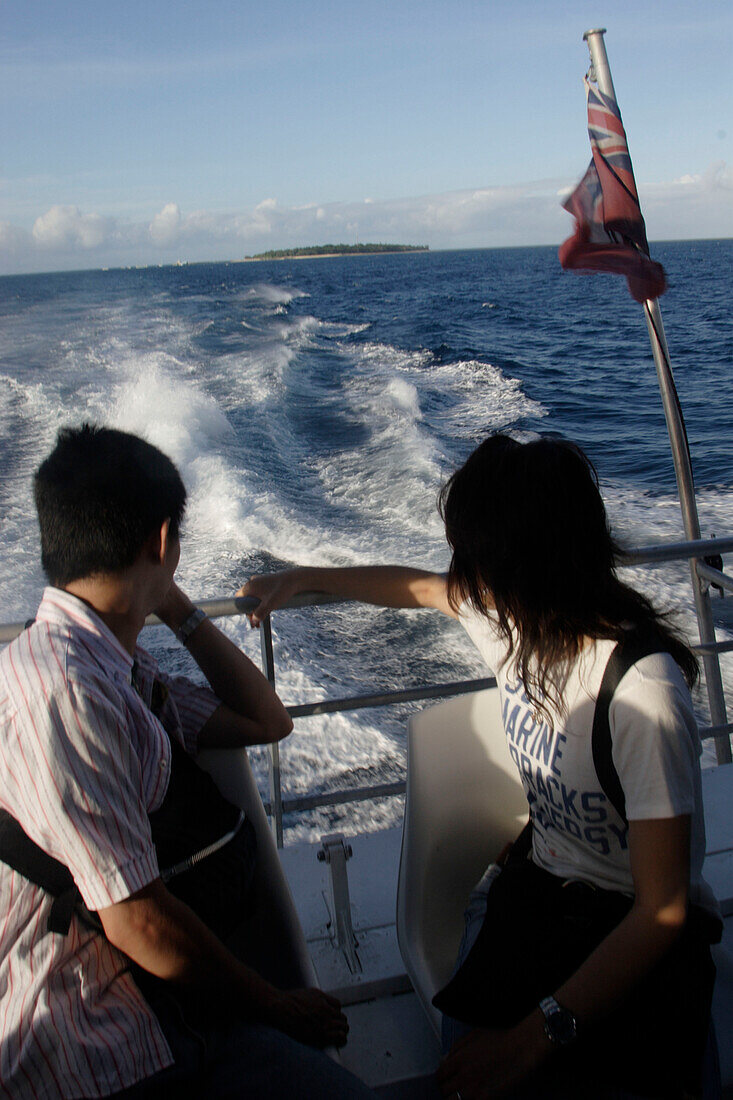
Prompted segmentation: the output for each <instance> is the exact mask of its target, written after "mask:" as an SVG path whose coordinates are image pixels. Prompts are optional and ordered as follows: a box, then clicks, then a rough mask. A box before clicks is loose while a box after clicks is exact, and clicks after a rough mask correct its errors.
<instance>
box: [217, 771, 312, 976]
mask: <svg viewBox="0 0 733 1100" xmlns="http://www.w3.org/2000/svg"><path fill="white" fill-rule="evenodd" d="M197 763H198V764H200V765H201V767H202V768H204V770H205V771H207V772H208V773H209V774H210V775H211V776H212V777H213V778H214V780H215V781H216V783H217V785H218V787H219V790H220V791H221V792H222V794H223V795H224V796H225V798H228V799H229V800H230V801H231V802H233V803H235V805H237V806H241V808H242V809H243V810H244V811H245V813H246V814H247V816H248V817H249V819H250V821H251V822H252V824H253V825H254V828H255V832H256V833H257V868H256V871H255V886H254V889H255V905H254V912H253V914H252V916H251V917H249V918H247V919H246V920H245V921H244V922H243V924H242V926H241V928H240V930H239V932H238V933H235V934H234V937H233V940H232V942H231V943H230V947H231V948H232V950H233V951H234V952H235V953H236V954H237V955H238V956H240V957H241V958H242V959H243V961H244V962H247V963H249V964H250V965H251V966H253V967H254V968H255V969H256V970H257V971H258V972H259V973H260V974H262V975H263V976H264V977H266V978H268V979H269V980H270V981H272V982H274V984H275V985H277V986H279V987H280V988H283V989H286V988H295V987H308V986H315V985H317V979H316V974H315V969H314V967H313V963H312V961H311V957H310V953H309V951H308V945H307V943H306V940H305V935H304V934H303V929H302V927H301V924H300V920H299V919H298V914H297V912H296V909H295V904H294V902H293V898H292V894H291V893H290V887H289V886H288V883H287V879H286V878H285V874H284V872H283V869H282V865H281V863H280V858H279V856H278V854H277V847H276V845H275V840H274V837H273V835H272V830H271V829H270V826H269V824H268V821H267V815H266V814H265V811H264V808H263V806H262V800H261V799H260V795H259V792H258V790H257V784H256V782H255V779H254V776H253V774H252V769H251V767H250V764H249V759H248V758H247V751H246V749H216V750H212V749H210V750H207V751H205V752H202V753H200V754H199V756H198V757H197Z"/></svg>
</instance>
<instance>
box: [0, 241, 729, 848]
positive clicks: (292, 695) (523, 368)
mask: <svg viewBox="0 0 733 1100" xmlns="http://www.w3.org/2000/svg"><path fill="white" fill-rule="evenodd" d="M652 251H653V256H654V258H655V259H658V260H660V261H661V262H662V263H663V264H664V266H665V268H666V271H667V275H668V278H669V284H670V288H669V291H668V293H667V294H666V296H665V297H664V298H663V299H662V302H661V305H662V313H663V317H664V321H665V325H666V330H667V338H668V342H669V347H670V354H671V358H672V364H673V368H674V372H675V377H676V380H677V385H678V390H679V394H680V399H681V402H682V406H683V409H684V413H685V418H686V422H687V429H688V434H689V437H690V445H691V450H692V456H693V463H694V471H695V477H696V483H697V487H698V490H699V507H700V514H701V522H702V527H703V532H704V533H705V534H713V533H715V534H725V533H731V531H732V530H733V522H732V521H731V516H732V514H733V509H732V508H731V504H732V503H733V376H732V371H731V367H732V366H733V326H732V324H731V316H730V300H729V299H730V291H731V286H733V241H731V240H724V241H687V242H676V243H666V244H659V245H656V246H655V247H654V248H653V250H652ZM0 318H1V323H0V551H1V552H0V597H1V599H2V616H0V618H2V620H3V621H9V620H15V619H21V618H26V617H28V616H29V615H31V614H32V613H33V611H34V609H35V606H36V605H37V602H38V598H39V595H40V592H41V589H42V586H43V578H42V575H41V572H40V568H39V548H38V538H37V533H36V527H35V519H34V514H33V509H32V504H31V496H30V485H31V477H32V473H33V470H34V468H35V467H36V466H37V464H38V462H39V461H40V460H41V458H42V457H43V456H44V455H45V453H47V452H48V450H50V448H51V447H52V445H53V441H54V438H55V435H56V432H57V430H58V428H59V427H61V426H62V425H65V424H76V423H80V422H81V421H82V420H91V421H95V422H103V423H107V424H111V425H114V426H116V427H121V428H124V429H126V430H130V431H134V432H138V433H140V434H142V435H145V436H146V437H147V438H148V439H150V440H151V441H152V442H154V443H155V444H156V445H158V446H159V447H161V448H162V449H163V450H165V451H166V452H167V453H168V454H170V455H171V457H172V458H173V459H174V460H175V461H176V463H177V464H178V465H179V468H180V469H181V472H182V474H183V477H184V480H185V482H186V485H187V487H188V490H189V494H190V503H189V509H188V516H187V521H186V527H185V532H184V544H183V558H182V562H181V566H180V580H181V583H182V585H183V586H184V587H185V588H186V589H187V590H188V591H189V593H190V594H191V595H192V596H193V597H194V598H196V597H199V598H203V597H206V596H214V595H221V594H231V593H233V591H234V590H235V589H236V588H237V587H238V586H239V585H240V584H241V583H242V582H243V581H244V580H245V579H246V578H247V577H248V576H250V575H251V574H252V573H256V572H262V571H265V570H272V569H276V568H280V567H282V566H285V565H289V564H291V563H293V562H299V563H308V564H332V563H343V564H353V563H363V562H379V561H393V562H400V563H414V564H418V565H422V566H425V567H427V568H439V569H442V568H444V567H445V566H446V564H447V560H448V554H447V550H446V546H445V541H444V538H443V535H442V530H441V524H440V521H439V519H438V517H437V513H436V510H435V501H436V495H437V492H438V489H439V487H440V485H441V483H442V481H443V480H444V479H445V478H446V476H447V475H448V474H449V473H450V472H451V471H452V469H453V468H454V467H455V466H456V464H458V463H459V462H461V461H462V460H463V459H464V458H465V456H466V455H467V454H468V452H469V451H470V450H471V449H472V447H473V446H474V445H475V444H476V443H477V442H478V441H479V440H480V439H481V438H483V436H484V435H485V434H486V433H487V432H491V431H497V430H502V431H510V432H512V433H513V434H515V435H516V436H517V437H518V438H521V439H524V438H530V437H532V436H534V435H535V434H536V433H551V434H557V435H561V436H565V437H568V438H571V439H574V440H576V441H577V442H579V443H580V444H581V445H582V446H583V447H584V448H585V449H586V450H587V451H588V452H589V454H590V456H591V458H592V459H593V461H594V462H595V463H596V465H597V468H598V470H599V474H600V477H601V483H602V487H603V491H604V495H605V498H606V501H607V504H608V508H609V512H610V515H611V517H612V522H613V525H614V528H615V530H616V533H617V535H618V536H619V537H620V538H621V540H622V541H624V542H626V543H629V544H633V545H644V544H648V543H652V542H656V541H662V540H673V539H677V538H681V537H683V531H682V523H681V519H680V512H679V505H678V502H677V498H676V489H675V480H674V470H673V466H672V459H671V455H670V449H669V444H668V441H667V436H666V430H665V425H664V417H663V413H662V406H661V401H660V398H659V393H658V389H657V382H656V375H655V369H654V364H653V360H652V357H651V352H650V348H649V343H648V339H647V335H646V327H645V324H644V319H643V315H642V312H641V309H640V307H639V306H637V305H636V303H635V302H633V301H632V299H631V298H630V297H629V295H628V292H627V290H626V286H625V282H624V281H623V280H621V279H618V278H614V277H612V276H601V275H594V276H579V275H576V274H569V273H564V272H562V271H561V269H560V267H559V264H558V262H557V255H556V251H555V249H554V248H523V249H501V250H479V251H460V252H438V253H407V254H396V255H361V256H353V257H342V258H328V259H325V258H324V259H303V260H289V261H272V262H257V263H229V264H226V263H220V264H195V265H185V266H179V267H161V268H145V269H136V270H113V271H112V270H111V271H88V272H73V273H60V274H49V275H28V276H17V277H15V276H13V277H5V278H2V279H0ZM537 567H538V569H541V568H542V532H541V531H538V532H537ZM635 576H636V578H637V579H638V581H639V583H641V584H643V585H644V586H645V588H646V589H647V590H648V591H649V592H651V594H652V596H653V597H654V598H655V599H657V600H658V602H660V603H661V604H663V605H664V606H666V607H673V608H675V609H676V610H677V611H678V612H679V615H680V617H681V621H682V623H683V625H685V626H686V627H687V628H689V629H690V631H692V630H693V626H694V623H693V619H692V615H691V610H690V608H691V598H690V592H689V580H688V574H687V569H686V566H684V565H681V564H680V565H675V566H672V567H667V568H665V569H664V570H658V569H657V570H653V571H651V570H637V571H636V573H635ZM729 605H730V601H721V607H720V609H716V610H718V615H717V617H718V620H719V622H720V624H721V627H722V630H723V633H724V634H725V633H730V628H731V626H732V625H733V616H730V615H726V613H725V612H726V611H727V608H728V606H729ZM226 629H227V630H228V631H229V632H230V633H231V635H232V636H233V637H234V638H236V640H237V641H238V642H239V643H240V644H241V645H243V646H244V647H245V648H246V650H247V652H249V653H250V654H251V655H252V656H253V657H255V658H256V657H257V656H258V651H259V647H258V639H257V636H256V635H255V634H254V633H253V632H252V631H251V630H249V628H248V626H247V624H246V622H245V621H244V620H241V621H239V620H237V621H229V622H228V623H227V625H226ZM274 629H275V637H276V657H277V660H278V687H279V689H280V691H281V694H282V696H283V698H284V700H285V701H286V702H287V703H295V702H302V701H305V700H306V699H312V698H320V697H323V696H334V695H344V694H349V693H352V692H359V691H361V692H365V691H374V690H379V689H382V688H387V687H395V686H408V685H413V684H416V683H421V682H424V681H426V680H430V681H435V680H441V679H443V680H449V679H454V678H463V677H465V676H467V675H474V674H483V673H484V670H483V669H482V667H481V665H480V662H479V660H478V658H477V656H476V655H475V654H474V652H473V650H472V648H471V646H470V643H469V642H468V641H467V640H466V639H464V637H463V635H462V634H461V632H460V630H459V629H458V628H457V627H455V626H454V624H452V623H449V622H444V621H443V619H442V617H440V616H437V615H435V614H431V613H426V612H409V613H403V612H396V611H386V610H380V609H374V608H357V607H356V606H354V605H345V606H340V607H329V608H322V609H317V610H302V611H292V612H284V613H282V614H281V615H280V616H277V617H276V619H275V622H274ZM147 644H148V645H149V647H150V648H152V649H153V650H154V651H155V652H156V653H157V654H158V655H159V656H160V658H161V660H163V661H164V662H165V663H166V664H167V665H169V666H171V667H177V666H178V665H179V662H180V661H181V655H180V650H179V648H178V647H176V646H175V644H174V643H172V642H171V640H170V638H169V637H168V635H167V634H166V632H165V631H164V630H162V629H161V628H158V629H155V630H152V631H149V632H148V635H147ZM724 675H725V679H726V682H727V684H728V686H729V687H730V686H731V685H732V684H733V670H731V668H730V667H729V666H726V668H725V670H724ZM699 705H700V708H701V711H704V703H703V702H702V700H700V701H699ZM405 713H406V712H405V708H403V709H402V710H401V711H399V712H388V711H385V710H378V711H370V712H365V711H362V712H357V713H352V714H343V715H337V716H332V717H318V718H312V719H308V720H306V721H303V722H302V723H299V725H298V727H297V729H296V733H295V734H293V735H292V737H291V738H290V739H289V741H288V743H286V745H285V746H284V747H283V750H282V761H283V778H284V785H285V790H286V793H288V794H296V793H297V794H301V793H304V792H305V791H307V790H330V789H334V788H339V787H344V786H350V785H352V784H353V783H375V782H382V781H385V780H389V779H394V778H397V777H399V776H401V775H402V772H403V769H404V720H405ZM254 761H255V765H256V768H257V771H258V776H259V778H260V779H261V780H262V779H263V776H264V757H263V756H262V755H259V754H258V753H255V754H254ZM399 812H400V810H399V806H397V805H396V803H395V800H381V801H379V802H374V803H370V804H369V805H367V806H363V807H347V808H345V809H343V810H333V811H327V810H324V811H320V812H318V813H313V814H310V815H304V816H302V817H300V818H298V819H297V820H293V821H290V822H289V823H288V824H289V827H290V832H291V834H292V835H293V836H298V835H310V834H311V833H312V832H313V831H316V832H320V831H325V830H326V829H327V828H332V827H335V826H339V827H344V828H347V829H350V828H358V827H359V826H360V825H361V824H362V823H363V822H364V821H365V820H366V819H367V818H368V820H369V822H370V823H371V824H372V825H375V824H376V825H389V824H391V823H393V822H394V821H395V820H397V818H398V817H399Z"/></svg>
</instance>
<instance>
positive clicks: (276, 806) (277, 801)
mask: <svg viewBox="0 0 733 1100" xmlns="http://www.w3.org/2000/svg"><path fill="white" fill-rule="evenodd" d="M260 648H261V651H262V671H263V672H264V674H265V676H266V677H267V679H268V680H269V682H270V683H271V684H272V686H273V687H274V686H275V656H274V654H273V651H272V626H271V625H270V616H269V615H268V616H267V617H266V618H265V619H263V621H262V623H261V624H260ZM267 747H268V750H269V769H268V782H269V787H270V808H271V817H270V824H271V826H272V831H273V833H274V834H275V843H276V844H277V846H278V848H282V846H283V799H282V790H281V787H280V746H279V745H278V743H277V741H276V742H275V743H274V744H272V745H268V746H267Z"/></svg>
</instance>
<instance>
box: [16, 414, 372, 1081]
mask: <svg viewBox="0 0 733 1100" xmlns="http://www.w3.org/2000/svg"><path fill="white" fill-rule="evenodd" d="M35 498H36V505H37V509H38V515H39V522H40V528H41V545H42V560H43V566H44V570H45V571H46V574H47V576H48V579H49V582H50V586H49V587H48V588H47V589H46V590H45V592H44V596H43V600H42V602H41V605H40V607H39V609H38V613H37V617H36V620H35V623H34V624H33V625H32V626H30V627H29V629H27V630H25V631H24V632H23V634H22V635H20V637H18V638H17V639H16V640H15V641H14V642H13V643H12V644H11V645H10V646H8V647H7V649H6V650H5V651H4V652H3V653H2V655H1V656H0V774H2V775H3V783H2V787H1V788H0V809H2V810H3V811H5V817H6V818H8V819H9V820H10V823H11V824H12V825H14V826H17V827H20V829H21V830H22V832H23V834H25V840H24V843H25V841H27V842H28V846H29V847H30V848H31V850H33V851H34V852H37V853H38V854H39V855H40V856H41V857H43V858H45V859H46V860H47V858H48V856H51V857H53V860H56V861H58V864H57V865H56V866H57V867H59V866H60V870H61V872H62V873H63V874H67V875H68V872H70V873H71V876H70V877H69V882H70V883H71V880H72V878H73V883H71V890H70V891H68V890H67V895H69V893H71V895H72V902H73V904H72V905H71V907H69V908H68V912H66V914H65V922H64V913H60V912H59V909H60V908H61V909H63V906H59V900H60V899H58V898H57V899H56V900H55V899H54V896H53V895H52V894H51V893H49V892H48V888H45V889H44V888H41V887H40V886H39V885H38V880H37V879H34V878H33V877H30V878H29V877H26V875H25V874H22V873H20V871H19V870H18V869H17V865H16V864H15V863H8V862H6V861H3V862H0V928H1V929H2V933H1V939H0V997H2V1002H1V1007H2V1013H3V1027H2V1034H1V1035H0V1095H3V1096H12V1097H13V1098H14V1100H25V1098H26V1097H27V1098H31V1097H33V1098H38V1097H43V1098H44V1100H71V1098H74V1100H78V1098H81V1097H85V1098H86V1097H102V1096H111V1095H118V1094H120V1095H122V1094H124V1095H125V1096H126V1097H130V1098H133V1097H134V1098H136V1100H137V1098H143V1097H145V1098H152V1097H157V1096H164V1095H167V1093H168V1092H169V1090H170V1089H171V1088H173V1089H178V1088H180V1087H181V1085H185V1086H186V1087H190V1086H191V1085H193V1087H194V1089H195V1090H196V1093H197V1095H201V1096H212V1097H214V1096H216V1097H220V1096H221V1097H224V1096H227V1097H229V1096H231V1097H234V1096H248V1097H249V1096H252V1097H259V1096H264V1095H267V1096H268V1097H280V1096H283V1097H284V1096H291V1097H297V1096H314V1097H315V1096H319V1097H321V1096H322V1097H327V1096H334V1097H335V1096H339V1097H354V1098H357V1097H363V1096H367V1095H369V1092H368V1090H366V1089H365V1088H364V1087H363V1086H362V1085H361V1084H360V1083H359V1082H358V1081H356V1079H355V1078H353V1077H351V1075H349V1074H347V1073H346V1072H345V1071H344V1070H342V1069H341V1068H340V1067H339V1066H337V1065H336V1064H335V1063H334V1062H332V1061H331V1060H330V1059H329V1058H327V1057H326V1056H325V1055H323V1054H322V1053H321V1052H319V1051H317V1050H314V1049H313V1047H318V1046H326V1045H328V1044H335V1045H340V1044H342V1043H343V1042H345V1039H346V1031H347V1024H346V1021H345V1018H344V1016H343V1015H342V1013H341V1012H340V1008H339V1005H338V1003H337V1002H336V1001H334V1000H333V999H332V998H330V997H328V996H327V995H326V994H324V993H321V992H320V991H318V990H296V991H290V992H283V991H281V990H278V989H276V988H275V987H274V986H272V985H271V984H270V983H269V982H267V981H265V980H264V979H263V978H262V977H260V976H259V975H258V974H257V973H256V972H255V971H254V970H252V969H250V968H248V967H247V966H245V965H244V964H243V963H241V962H240V961H238V960H237V959H236V958H235V957H234V956H233V955H232V954H231V953H230V952H229V951H228V950H227V949H226V947H225V946H224V945H223V943H222V942H221V941H220V940H219V939H218V938H217V936H216V935H214V934H213V933H212V931H211V930H210V929H209V928H208V927H207V925H206V924H205V923H204V922H203V921H202V920H201V919H200V918H199V917H198V916H196V914H195V913H194V911H193V910H192V909H191V908H190V907H189V906H188V905H186V904H185V903H184V902H183V901H182V900H180V898H179V897H176V896H175V894H174V893H172V892H171V890H169V889H168V888H167V887H166V885H164V884H163V881H162V880H161V878H160V868H159V865H158V856H157V853H156V849H155V846H154V844H153V836H152V833H151V815H154V814H155V813H156V812H159V811H160V808H161V806H162V805H164V804H165V801H166V799H167V798H168V796H169V793H170V790H171V788H172V787H173V786H174V783H173V777H174V776H175V774H176V769H177V768H178V767H179V763H177V761H179V762H180V763H181V765H185V767H189V768H190V767H192V765H191V764H190V762H189V763H186V761H188V760H189V757H188V756H187V755H186V753H185V752H183V751H182V750H183V749H184V748H185V749H186V750H188V754H190V755H195V753H196V752H197V751H198V750H200V749H202V748H204V747H217V746H218V747H235V746H243V745H252V744H259V743H268V742H273V741H278V740H280V739H281V738H283V737H285V736H286V735H287V734H288V733H289V732H290V730H291V728H292V722H291V720H290V717H289V715H288V713H287V711H286V710H285V708H284V707H283V705H282V703H281V702H280V700H279V699H278V697H277V695H276V694H275V692H274V690H273V688H272V687H271V685H270V684H269V683H268V682H267V680H266V679H265V677H264V676H262V674H261V673H260V672H259V670H258V669H257V668H255V666H254V665H253V664H252V663H251V662H250V661H249V659H248V658H247V657H245V656H244V654H243V653H241V652H240V650H239V649H238V648H237V647H236V646H235V645H234V644H233V643H232V642H231V641H230V640H229V639H228V638H227V637H226V636H225V635H224V634H222V633H221V632H220V631H219V630H217V629H216V627H215V626H214V625H213V623H211V622H210V620H208V619H207V618H206V616H205V615H204V614H203V613H202V612H201V611H200V610H198V609H196V608H195V607H194V605H193V604H192V603H191V601H190V600H189V599H188V597H187V596H186V595H185V594H184V593H183V592H182V591H181V590H180V589H179V588H178V586H177V585H176V583H175V581H174V579H173V577H174V573H175V570H176V566H177V564H178V559H179V556H180V544H179V528H180V524H181V521H182V518H183V513H184V509H185V503H186V492H185V489H184V487H183V483H182V482H181V478H180V476H179V474H178V471H177V470H176V468H175V466H174V465H173V463H172V462H171V461H170V460H169V459H168V458H167V457H166V456H165V455H163V454H162V453H161V452H160V451H158V450H157V449H156V448H155V447H153V446H151V445H150V444H149V443H146V442H145V441H144V440H142V439H139V438H137V437H136V436H133V435H129V434H127V433H125V432H120V431H114V430H111V429H108V428H97V427H92V426H89V425H84V426H83V427H82V428H80V429H65V430H64V431H62V432H60V434H59V438H58V441H57V445H56V447H55V449H54V451H53V453H52V454H51V455H50V456H49V457H48V458H47V459H46V461H45V462H43V463H42V465H41V466H40V468H39V470H38V472H37V474H36V479H35ZM152 611H155V612H156V613H157V615H158V616H159V617H160V619H161V620H162V621H163V622H164V623H165V624H166V625H167V626H168V627H169V628H170V629H171V630H172V631H173V632H174V633H175V634H176V635H177V637H178V638H179V640H180V641H181V642H182V644H183V645H185V646H186V647H187V648H188V650H189V652H190V653H191V656H192V657H193V658H194V660H195V661H196V663H197V664H198V666H199V668H200V669H201V671H202V672H203V674H204V676H205V677H206V680H207V682H208V686H202V685H197V684H194V683H193V682H191V681H190V680H187V679H185V678H182V677H170V676H165V675H163V674H161V673H160V671H159V670H158V668H157V665H156V663H155V661H154V660H153V658H152V657H150V655H149V654H147V653H146V652H145V651H144V650H142V649H140V648H139V647H138V646H137V638H138V634H139V632H140V630H141V629H142V626H143V624H144V622H145V618H146V616H147V615H148V614H150V612H152ZM156 697H157V706H156ZM154 710H155V711H156V713H154ZM185 767H184V770H185ZM194 771H196V772H198V769H194ZM185 809H186V810H187V812H188V814H189V816H191V817H194V816H195V813H196V807H195V806H192V807H185ZM240 825H241V820H240ZM237 828H239V825H238V826H237ZM236 831H237V829H235V830H234V832H236ZM243 835H244V834H243ZM3 860H5V856H3ZM66 869H68V870H66ZM67 895H65V896H67ZM61 900H62V899H61ZM67 900H68V896H67ZM87 918H88V919H87ZM95 921H96V922H97V927H96V928H95V927H94V922H95ZM49 923H50V925H51V927H52V928H56V929H58V928H59V927H62V928H63V927H65V928H66V932H65V933H64V932H63V931H49V930H48V928H49ZM98 929H99V930H98ZM133 964H134V965H133ZM133 972H136V973H137V975H138V976H139V977H138V980H136V979H135V978H134V977H133ZM146 979H147V984H146ZM141 984H142V986H143V988H145V990H146V995H143V993H142V991H141ZM149 990H152V993H151V992H149ZM169 992H170V993H171V994H175V996H173V997H171V996H168V993H169ZM179 994H180V997H179ZM197 1003H198V1005H199V1008H200V1007H201V1006H203V1007H204V1011H199V1012H198V1013H197V1014H196V1013H195V1012H194V1015H195V1017H196V1018H195V1019H194V1024H195V1028H196V1031H202V1032H203V1033H204V1039H205V1040H206V1043H205V1044H202V1041H201V1035H199V1034H197V1033H196V1031H191V1029H190V1028H189V1027H188V1025H187V1023H185V1022H184V1021H183V1018H182V1017H181V1014H180V1005H181V1004H183V1005H184V1006H185V1011H186V1012H189V1010H190V1007H191V1006H192V1005H193V1006H194V1007H195V1006H196V1004H197ZM151 1005H153V1006H154V1007H151ZM213 1006H216V1009H214V1007H213ZM303 1044H307V1045H303Z"/></svg>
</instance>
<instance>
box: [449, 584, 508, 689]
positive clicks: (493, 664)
mask: <svg viewBox="0 0 733 1100" xmlns="http://www.w3.org/2000/svg"><path fill="white" fill-rule="evenodd" d="M458 621H459V622H460V624H461V626H462V627H463V629H464V630H465V631H466V633H467V634H468V636H469V638H470V639H471V641H472V642H473V644H474V645H475V646H476V648H477V649H478V651H479V653H480V654H481V656H482V657H483V659H484V660H485V661H486V664H487V665H488V666H489V668H490V669H491V671H492V672H494V673H496V672H497V671H498V670H499V669H500V668H501V667H502V665H503V664H504V662H505V660H506V655H507V644H506V641H504V640H503V639H502V638H501V637H500V635H499V632H498V629H497V625H496V617H495V616H494V615H493V613H491V612H489V614H488V615H484V614H482V613H481V612H479V611H476V609H475V608H473V607H472V606H471V604H469V603H468V601H467V600H464V602H463V603H462V604H461V606H460V607H459V609H458Z"/></svg>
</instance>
